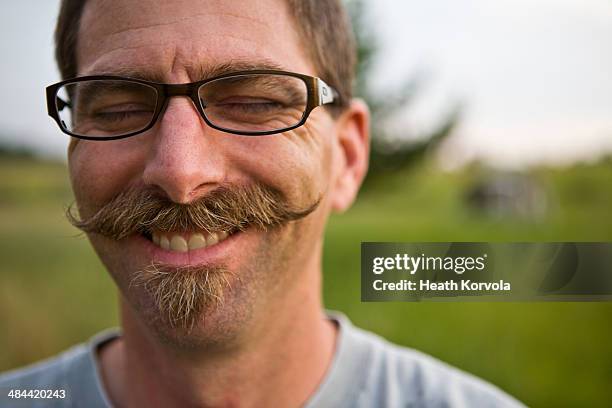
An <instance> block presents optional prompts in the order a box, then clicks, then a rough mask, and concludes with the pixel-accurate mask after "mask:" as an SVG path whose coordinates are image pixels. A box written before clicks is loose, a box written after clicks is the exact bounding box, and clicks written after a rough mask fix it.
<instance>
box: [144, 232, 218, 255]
mask: <svg viewBox="0 0 612 408" xmlns="http://www.w3.org/2000/svg"><path fill="white" fill-rule="evenodd" d="M228 236H229V234H228V233H227V232H226V231H219V232H213V233H210V234H202V233H199V232H198V233H194V234H191V235H190V236H189V239H185V234H182V235H179V234H172V233H170V234H169V235H164V234H163V233H159V232H153V233H152V241H153V243H154V244H155V245H157V246H159V247H161V248H163V249H165V250H166V251H173V252H187V251H192V250H196V249H200V248H205V247H209V246H211V245H215V244H218V243H219V242H221V241H223V240H225V239H226V238H227V237H228Z"/></svg>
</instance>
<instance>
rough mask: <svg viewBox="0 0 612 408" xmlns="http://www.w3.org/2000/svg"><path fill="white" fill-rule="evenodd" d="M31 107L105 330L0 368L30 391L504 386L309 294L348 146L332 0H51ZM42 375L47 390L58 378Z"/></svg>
mask: <svg viewBox="0 0 612 408" xmlns="http://www.w3.org/2000/svg"><path fill="white" fill-rule="evenodd" d="M56 40H57V59H58V64H59V67H60V71H61V73H62V76H63V77H64V78H65V79H66V80H64V81H62V82H60V83H58V84H55V85H51V86H50V87H48V88H47V102H48V108H49V114H50V115H51V116H52V117H53V118H54V119H55V120H56V122H57V124H58V126H59V128H60V130H61V131H63V132H64V133H66V134H68V135H70V136H71V143H70V147H69V151H68V160H69V169H70V176H71V182H72V186H73V190H74V194H75V197H76V208H75V209H73V211H71V212H70V213H69V218H70V220H71V221H72V222H73V224H74V225H76V226H77V227H78V228H80V229H82V230H83V231H84V232H86V233H87V236H88V238H89V239H90V241H91V243H92V245H93V247H94V248H95V250H96V252H97V254H98V255H99V257H100V259H101V260H102V262H103V263H104V265H105V266H106V268H107V269H108V271H109V273H110V274H111V276H112V278H113V279H114V281H115V282H116V284H117V287H118V289H119V301H120V311H121V326H122V330H121V332H120V333H119V332H106V333H102V334H100V335H98V336H96V337H95V338H94V339H92V340H91V341H90V342H89V343H88V344H86V345H81V346H77V347H75V348H73V349H71V350H69V351H68V352H66V353H64V354H63V355H61V356H60V357H58V358H55V359H52V360H49V361H47V362H44V363H41V364H38V365H35V366H33V367H30V368H27V369H24V370H21V371H16V372H14V373H11V374H8V375H5V376H3V377H2V379H1V380H0V387H2V390H3V392H4V390H9V389H20V390H31V389H45V390H60V391H62V392H63V394H61V395H64V396H63V398H62V397H61V396H55V397H54V398H50V399H45V400H30V401H29V402H34V403H39V404H41V405H42V406H48V405H50V404H51V405H53V404H55V405H57V406H82V407H97V406H117V407H128V406H129V407H131V406H134V407H136V406H138V407H140V406H146V407H175V406H176V407H188V406H202V407H217V406H219V407H229V406H232V407H298V406H312V407H355V406H362V407H373V406H436V407H437V406H478V407H482V406H514V405H519V404H518V403H516V402H515V401H514V400H513V399H512V398H510V397H508V396H506V395H505V394H503V393H502V392H501V391H499V390H498V389H496V388H495V387H493V386H491V385H488V384H486V383H484V382H482V381H480V380H478V379H475V378H473V377H471V376H469V375H467V374H465V373H462V372H460V371H458V370H455V369H452V368H450V367H447V366H446V365H444V364H443V363H440V362H437V361H435V360H434V359H432V358H430V357H427V356H424V355H421V354H419V353H418V352H415V351H412V350H409V349H403V348H399V347H397V346H394V345H391V344H389V343H387V342H385V341H384V340H382V339H380V338H378V337H376V336H375V335H373V334H370V333H367V332H363V331H361V330H359V329H357V328H355V327H353V326H351V324H350V322H349V321H348V320H347V319H346V318H345V317H342V316H341V315H333V314H326V313H325V311H324V309H323V306H322V301H321V274H322V271H321V258H322V247H323V245H322V244H323V232H324V227H325V224H326V221H327V218H328V216H329V215H330V213H331V212H332V211H343V210H345V209H347V208H348V207H349V206H350V205H351V203H352V202H353V200H354V199H355V196H356V194H357V192H358V190H359V186H360V184H361V181H362V179H363V177H364V175H365V173H366V169H367V161H368V137H369V135H368V110H367V107H366V106H365V105H364V104H363V103H362V102H360V101H358V100H354V99H352V96H351V82H352V77H353V68H354V63H355V51H354V44H353V41H352V37H351V33H350V26H349V23H348V21H347V18H346V15H345V12H344V10H343V8H342V5H341V4H340V2H339V1H335V0H317V1H315V0H303V1H299V0H255V1H249V2H236V1H227V0H198V1H194V0H175V1H155V0H138V1H136V0H87V1H85V0H65V1H63V3H62V7H61V11H60V16H59V20H58V26H57V33H56ZM58 395H60V394H58Z"/></svg>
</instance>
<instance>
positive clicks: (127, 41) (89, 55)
mask: <svg viewBox="0 0 612 408" xmlns="http://www.w3.org/2000/svg"><path fill="white" fill-rule="evenodd" d="M78 45H79V46H78V50H77V62H78V74H79V75H89V74H106V73H121V72H122V71H123V72H125V71H128V72H143V73H144V75H146V76H148V77H153V78H155V79H157V80H160V81H167V82H173V81H185V80H198V79H202V78H201V76H202V75H204V74H205V73H206V72H207V71H214V70H218V67H228V69H229V70H231V67H232V66H233V65H235V64H234V63H236V64H237V65H238V66H252V67H258V66H261V67H262V68H266V67H276V68H280V69H285V70H289V71H296V72H301V73H306V74H311V75H315V74H316V73H315V72H314V69H313V67H312V65H311V63H310V62H309V61H308V59H307V57H306V54H307V52H306V50H305V49H304V48H303V46H302V41H301V39H300V37H299V34H298V31H297V29H296V25H295V22H294V20H293V18H292V17H291V15H290V14H289V12H288V9H287V2H286V1H285V0H251V1H244V2H242V1H235V0H171V1H169V0H165V1H163V0H89V1H88V2H87V5H86V6H85V9H84V11H83V15H82V18H81V23H80V28H79V41H78Z"/></svg>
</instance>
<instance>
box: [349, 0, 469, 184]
mask: <svg viewBox="0 0 612 408" xmlns="http://www.w3.org/2000/svg"><path fill="white" fill-rule="evenodd" d="M364 7H365V6H364V1H363V0H353V1H350V2H349V3H348V8H349V13H350V15H351V19H352V22H353V29H354V31H355V37H356V39H357V57H358V61H357V75H356V84H355V87H356V89H355V91H356V92H355V93H356V95H357V96H359V97H361V98H363V99H364V100H365V101H366V102H367V104H368V106H369V107H370V112H371V114H372V128H371V131H372V149H371V154H370V170H369V172H368V176H367V178H366V181H365V186H366V187H367V186H368V185H369V184H371V182H372V181H373V180H375V179H376V178H378V177H380V176H387V175H389V174H390V173H392V172H397V171H399V170H403V169H406V168H409V167H411V166H413V165H415V164H417V163H419V162H422V160H423V158H424V157H426V153H427V152H428V151H430V150H432V149H433V148H435V147H436V146H438V145H439V143H440V142H441V141H442V140H443V139H445V138H446V137H447V136H448V135H449V134H450V133H451V132H452V130H453V129H454V128H455V126H456V124H457V123H458V121H459V117H460V110H459V107H454V108H453V109H451V113H450V114H448V115H446V116H445V117H443V118H441V120H440V122H439V124H438V125H437V126H436V127H435V129H434V130H433V131H432V132H430V133H429V134H425V135H417V136H418V137H417V138H414V137H407V136H415V135H414V134H410V132H411V131H410V130H408V131H407V133H405V134H397V132H393V133H392V132H391V131H389V128H388V126H387V125H388V123H389V121H390V119H391V118H394V117H396V116H397V115H398V114H399V113H400V112H405V111H406V110H407V109H409V107H410V105H411V104H413V102H414V100H415V98H416V97H417V95H418V94H419V92H420V91H421V88H422V85H423V82H422V78H421V77H420V76H419V75H415V74H412V75H405V76H403V77H402V76H401V74H399V79H398V82H397V86H395V87H394V90H393V91H390V92H386V93H385V94H384V95H381V94H380V93H376V92H374V91H372V89H371V87H369V86H368V84H369V82H370V78H371V76H372V68H373V66H374V63H375V62H376V60H377V58H378V52H379V48H380V46H379V44H378V40H377V38H376V35H375V33H374V32H373V30H372V29H371V28H370V27H368V24H367V22H366V19H365V17H364V16H365V9H364ZM414 140H416V141H414Z"/></svg>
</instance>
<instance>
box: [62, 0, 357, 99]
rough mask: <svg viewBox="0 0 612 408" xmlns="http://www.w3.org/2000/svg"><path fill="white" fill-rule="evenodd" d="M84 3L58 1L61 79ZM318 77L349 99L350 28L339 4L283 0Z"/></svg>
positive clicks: (73, 65)
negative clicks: (295, 23) (59, 3)
mask: <svg viewBox="0 0 612 408" xmlns="http://www.w3.org/2000/svg"><path fill="white" fill-rule="evenodd" d="M86 1H87V0H62V3H61V6H60V12H59V17H58V19H57V26H56V29H55V58H56V59H57V64H58V67H59V70H60V73H61V75H62V78H63V79H68V78H73V77H75V76H76V75H77V60H76V48H77V45H78V44H77V43H78V31H79V25H80V24H79V23H80V20H81V15H82V14H83V8H84V6H85V3H86ZM285 1H287V3H288V6H289V7H288V8H289V12H290V13H292V15H293V18H294V20H295V21H296V22H297V26H298V31H299V33H300V35H301V38H302V41H303V44H304V45H305V46H306V47H307V48H308V51H309V56H310V58H311V59H312V62H313V63H314V67H315V69H316V70H317V73H318V75H319V76H320V77H321V78H322V79H323V80H324V81H325V82H327V83H328V84H329V85H331V86H332V87H334V88H335V89H336V91H338V94H339V95H340V97H339V101H338V103H337V104H336V106H340V107H343V108H344V107H346V106H347V105H348V102H349V101H350V99H351V98H352V83H353V79H354V75H355V72H354V71H355V64H356V52H355V40H354V37H353V33H352V29H351V24H350V21H349V18H348V15H347V13H346V10H345V9H344V6H343V5H342V1H341V0H285Z"/></svg>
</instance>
